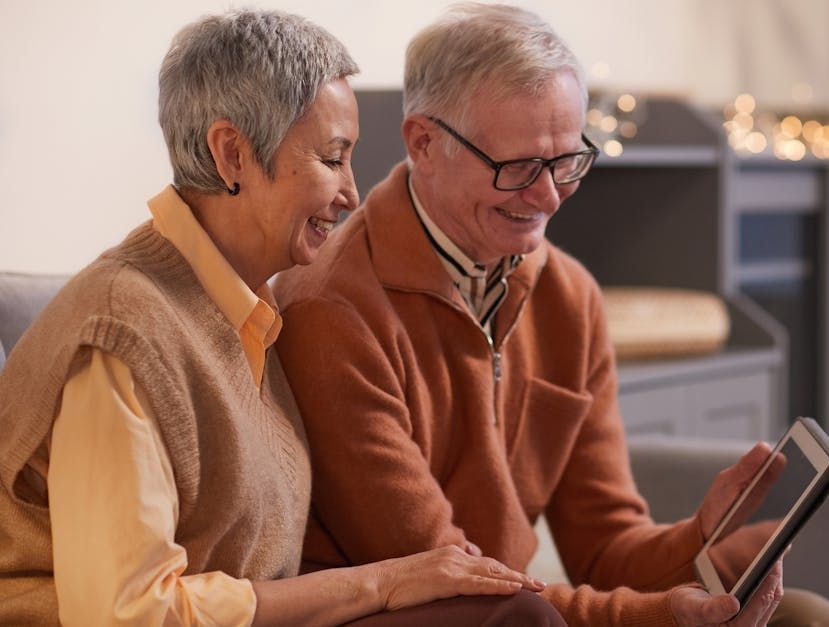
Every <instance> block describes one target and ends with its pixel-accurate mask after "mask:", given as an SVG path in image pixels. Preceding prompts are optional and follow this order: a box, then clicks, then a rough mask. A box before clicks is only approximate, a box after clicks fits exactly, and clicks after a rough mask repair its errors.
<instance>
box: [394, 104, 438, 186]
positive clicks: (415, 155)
mask: <svg viewBox="0 0 829 627" xmlns="http://www.w3.org/2000/svg"><path fill="white" fill-rule="evenodd" d="M400 131H401V134H402V135H403V143H404V144H406V152H407V153H408V155H409V159H411V161H412V163H413V164H415V165H416V166H417V169H418V170H419V171H420V172H422V173H424V174H428V173H430V172H431V171H432V168H433V167H434V165H433V162H434V159H435V156H436V152H437V151H438V150H440V145H439V143H438V135H437V133H438V127H437V126H436V125H435V123H434V122H432V121H431V120H430V119H429V118H427V117H426V116H425V115H420V114H417V113H416V114H414V115H410V116H408V117H407V118H406V119H405V120H403V125H402V126H401V128H400Z"/></svg>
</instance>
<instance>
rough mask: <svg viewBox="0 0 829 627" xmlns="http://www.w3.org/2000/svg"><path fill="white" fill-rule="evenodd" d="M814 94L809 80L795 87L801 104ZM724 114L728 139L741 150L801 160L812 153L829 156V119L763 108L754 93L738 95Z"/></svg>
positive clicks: (797, 100)
mask: <svg viewBox="0 0 829 627" xmlns="http://www.w3.org/2000/svg"><path fill="white" fill-rule="evenodd" d="M811 95H812V88H811V87H810V86H809V85H808V84H806V83H798V84H797V85H795V86H794V87H793V88H792V98H793V99H794V100H795V101H796V102H798V103H799V104H806V103H808V102H809V101H810V100H811ZM723 115H724V118H725V122H724V123H723V127H724V128H725V131H726V133H727V134H728V143H729V145H730V146H731V147H732V148H733V149H734V150H735V151H737V152H738V153H740V154H746V155H759V154H763V153H770V154H773V155H774V156H775V157H777V158H778V159H783V160H787V161H800V160H802V159H804V158H805V157H806V156H807V155H809V154H811V155H812V156H814V157H816V158H818V159H829V123H826V122H821V121H820V120H818V119H817V118H816V117H809V116H802V117H801V116H797V115H791V114H789V115H783V116H779V115H777V114H775V113H772V112H768V111H763V112H760V111H758V107H757V102H756V100H755V99H754V97H753V96H752V95H751V94H740V95H739V96H737V97H736V98H735V99H734V102H732V103H729V104H728V105H727V106H726V107H725V109H724V111H723Z"/></svg>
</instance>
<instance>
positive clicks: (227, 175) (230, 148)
mask: <svg viewBox="0 0 829 627" xmlns="http://www.w3.org/2000/svg"><path fill="white" fill-rule="evenodd" d="M243 144H244V139H243V136H242V134H241V133H240V132H239V130H238V129H237V128H236V127H235V126H233V124H231V123H230V122H229V121H228V120H216V121H215V122H213V124H211V125H210V128H208V129H207V146H208V148H210V154H211V155H213V161H214V162H215V163H216V170H217V171H218V173H219V176H220V177H221V179H222V180H223V181H224V182H225V187H227V188H228V189H233V187H234V185H238V183H239V180H240V179H241V178H242V177H241V173H242V166H243V163H244V158H243V155H242V150H243Z"/></svg>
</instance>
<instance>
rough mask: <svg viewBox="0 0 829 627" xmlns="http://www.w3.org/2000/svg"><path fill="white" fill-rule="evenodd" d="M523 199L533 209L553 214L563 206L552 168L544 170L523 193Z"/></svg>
mask: <svg viewBox="0 0 829 627" xmlns="http://www.w3.org/2000/svg"><path fill="white" fill-rule="evenodd" d="M522 198H523V199H524V201H525V202H528V203H530V204H531V205H532V206H533V207H535V208H537V209H540V210H541V211H544V212H547V213H550V214H553V213H555V212H556V211H558V208H559V205H561V195H560V194H559V189H558V186H557V185H556V184H555V181H554V180H553V172H552V170H551V169H550V168H544V169H543V170H542V171H541V173H540V174H539V175H538V178H536V179H535V181H533V184H532V185H530V186H529V187H527V188H526V189H524V190H523V191H522Z"/></svg>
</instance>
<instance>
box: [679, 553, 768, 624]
mask: <svg viewBox="0 0 829 627" xmlns="http://www.w3.org/2000/svg"><path fill="white" fill-rule="evenodd" d="M782 598H783V563H782V562H777V564H775V565H774V568H772V569H771V571H770V572H769V574H768V575H766V578H765V579H764V580H763V583H761V584H760V587H759V588H758V589H757V591H756V592H755V593H754V596H753V597H752V598H751V600H750V601H749V602H748V605H746V607H745V609H743V611H742V612H741V613H740V615H739V616H737V617H736V618H734V615H735V614H737V612H738V611H739V609H740V604H739V603H738V602H737V599H736V598H734V597H733V596H731V595H730V594H720V595H717V596H711V595H710V594H708V593H707V592H706V591H705V590H703V589H702V588H698V587H694V586H687V587H684V588H677V589H676V590H674V591H673V592H672V593H671V611H672V612H673V614H674V618H675V619H676V622H677V624H678V625H680V627H700V626H703V625H727V626H731V627H755V626H758V627H759V626H762V625H765V624H766V623H768V621H769V619H770V618H771V615H772V614H773V613H774V610H775V609H777V605H778V604H779V603H780V599H782ZM729 619H731V620H729Z"/></svg>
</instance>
